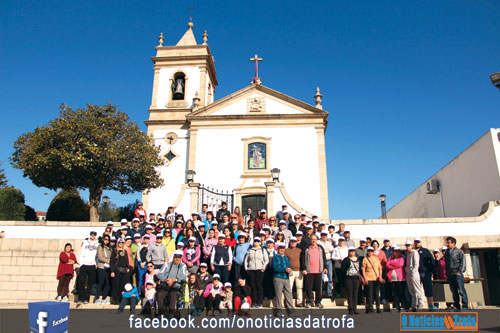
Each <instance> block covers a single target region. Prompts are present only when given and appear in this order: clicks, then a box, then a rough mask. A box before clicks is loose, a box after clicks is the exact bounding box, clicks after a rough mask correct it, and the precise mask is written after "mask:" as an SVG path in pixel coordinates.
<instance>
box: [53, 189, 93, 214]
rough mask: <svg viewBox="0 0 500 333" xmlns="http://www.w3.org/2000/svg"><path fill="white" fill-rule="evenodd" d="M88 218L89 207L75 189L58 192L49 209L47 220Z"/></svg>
mask: <svg viewBox="0 0 500 333" xmlns="http://www.w3.org/2000/svg"><path fill="white" fill-rule="evenodd" d="M88 220H89V207H88V205H87V204H85V202H83V199H82V197H80V194H78V192H77V191H76V190H75V189H73V190H62V191H60V192H59V193H57V195H56V196H55V197H54V199H52V201H51V202H50V205H49V209H47V221H88Z"/></svg>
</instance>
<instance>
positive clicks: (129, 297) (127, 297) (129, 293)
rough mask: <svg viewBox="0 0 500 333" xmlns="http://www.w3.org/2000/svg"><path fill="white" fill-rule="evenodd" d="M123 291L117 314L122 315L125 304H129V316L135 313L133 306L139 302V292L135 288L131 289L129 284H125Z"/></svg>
mask: <svg viewBox="0 0 500 333" xmlns="http://www.w3.org/2000/svg"><path fill="white" fill-rule="evenodd" d="M124 289H125V291H122V300H121V302H120V305H119V306H118V311H116V313H117V314H119V313H122V312H123V309H124V308H125V306H126V305H127V304H130V314H134V313H135V306H136V305H137V302H138V301H139V291H137V288H136V287H132V285H131V284H130V283H127V284H126V285H125V287H124Z"/></svg>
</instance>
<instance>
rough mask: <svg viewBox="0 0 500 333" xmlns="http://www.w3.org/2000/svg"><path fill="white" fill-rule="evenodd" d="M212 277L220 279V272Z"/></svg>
mask: <svg viewBox="0 0 500 333" xmlns="http://www.w3.org/2000/svg"><path fill="white" fill-rule="evenodd" d="M212 279H219V280H220V275H219V274H214V276H212Z"/></svg>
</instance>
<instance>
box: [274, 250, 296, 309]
mask: <svg viewBox="0 0 500 333" xmlns="http://www.w3.org/2000/svg"><path fill="white" fill-rule="evenodd" d="M276 245H277V246H278V251H277V252H278V253H275V254H274V256H273V259H272V266H273V271H274V276H273V285H274V295H275V298H274V299H275V304H276V308H277V309H278V315H279V314H280V312H281V308H282V306H281V295H282V294H283V295H284V296H285V305H286V307H287V308H288V309H289V310H292V309H293V302H292V299H293V296H292V288H291V287H290V281H289V276H290V275H291V274H292V266H291V265H290V260H289V259H288V257H287V256H286V255H285V250H286V244H285V243H282V242H279V243H278V244H276Z"/></svg>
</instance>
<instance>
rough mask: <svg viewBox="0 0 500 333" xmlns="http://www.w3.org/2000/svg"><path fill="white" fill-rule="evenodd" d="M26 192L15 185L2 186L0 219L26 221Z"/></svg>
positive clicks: (0, 191) (0, 192) (0, 189)
mask: <svg viewBox="0 0 500 333" xmlns="http://www.w3.org/2000/svg"><path fill="white" fill-rule="evenodd" d="M25 211H26V206H25V205H24V194H23V192H21V190H18V189H16V188H14V187H11V186H9V187H4V188H0V220H3V221H6V220H9V221H24V212H25Z"/></svg>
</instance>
